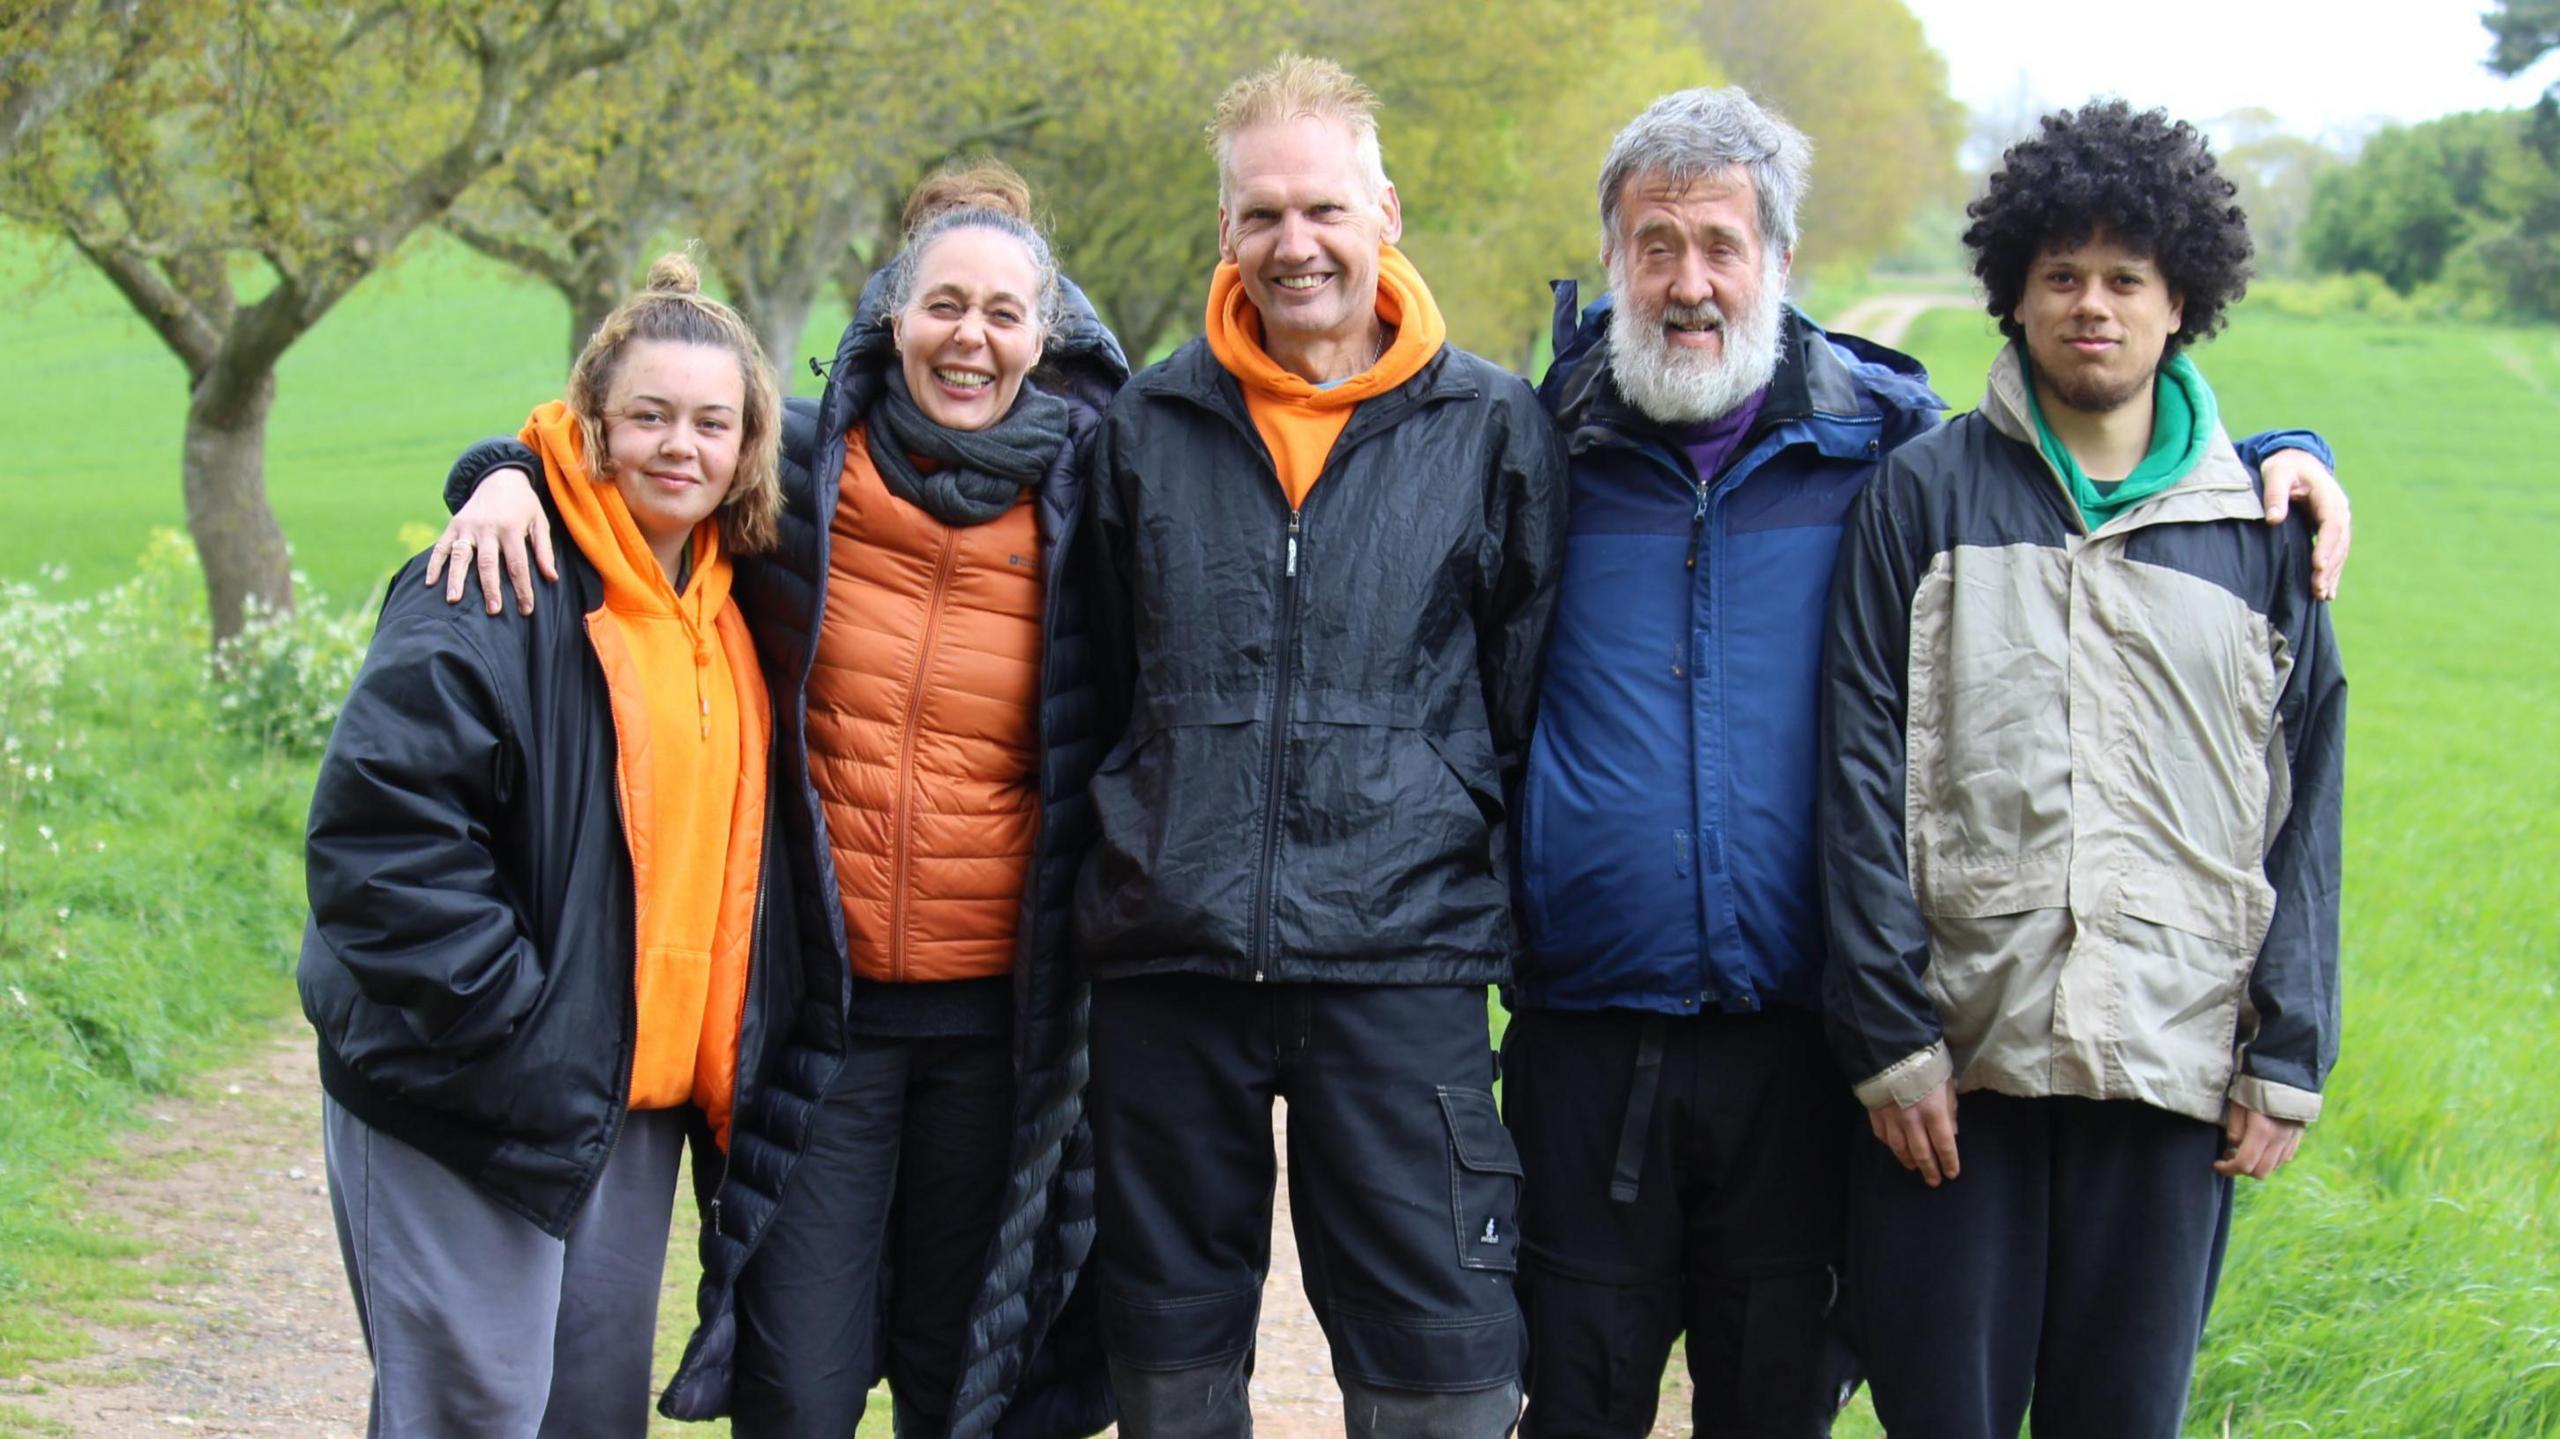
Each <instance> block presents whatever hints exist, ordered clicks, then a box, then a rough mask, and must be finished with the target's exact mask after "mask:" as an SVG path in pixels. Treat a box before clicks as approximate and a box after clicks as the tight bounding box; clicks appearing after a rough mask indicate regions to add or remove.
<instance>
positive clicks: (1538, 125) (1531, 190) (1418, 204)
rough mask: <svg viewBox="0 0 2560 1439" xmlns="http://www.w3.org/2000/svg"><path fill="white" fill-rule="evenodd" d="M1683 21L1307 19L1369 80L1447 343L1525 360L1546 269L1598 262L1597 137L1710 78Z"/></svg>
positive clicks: (1656, 15) (1653, 12)
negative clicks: (1656, 100) (1658, 98)
mask: <svg viewBox="0 0 2560 1439" xmlns="http://www.w3.org/2000/svg"><path fill="white" fill-rule="evenodd" d="M1679 18H1680V17H1679V16H1678V14H1677V12H1675V11H1673V10H1671V9H1669V8H1668V7H1665V6H1660V5H1647V4H1644V3H1636V4H1628V5H1620V6H1601V7H1590V6H1584V5H1577V4H1558V3H1552V0H1489V3H1485V4H1478V5H1465V4H1437V3H1431V2H1430V0H1415V3H1408V4H1403V5H1381V4H1376V3H1363V0H1336V3H1332V4H1329V5H1327V6H1324V7H1322V8H1319V9H1318V10H1316V11H1315V12H1314V13H1313V14H1312V15H1311V16H1310V21H1311V23H1310V25H1309V39H1310V41H1311V44H1310V45H1309V48H1310V49H1312V50H1314V51H1316V53H1319V54H1329V55H1333V56H1336V57H1338V58H1340V59H1341V60H1342V61H1343V63H1345V64H1346V65H1348V66H1350V67H1351V69H1352V71H1353V72H1354V73H1355V74H1358V75H1359V76H1360V77H1361V78H1362V79H1364V80H1366V81H1367V82H1368V83H1369V84H1370V85H1371V86H1372V87H1373V88H1374V89H1376V90H1377V92H1378V95H1379V98H1380V100H1381V102H1382V106H1383V115H1382V123H1381V126H1380V131H1381V136H1382V138H1383V140H1384V143H1385V148H1386V157H1387V169H1388V173H1389V174H1391V175H1393V176H1394V177H1395V180H1396V188H1397V191H1398V193H1399V194H1400V195H1401V197H1402V199H1403V201H1404V222H1405V243H1404V248H1405V249H1406V251H1407V252H1408V253H1410V254H1411V255H1412V257H1413V260H1414V263H1415V264H1416V265H1417V266H1419V267H1420V268H1421V270H1422V273H1423V275H1424V277H1425V278H1426V279H1428V280H1429V281H1430V283H1431V287H1432V293H1433V295H1434V296H1435V297H1436V298H1437V299H1438V300H1439V302H1440V307H1441V310H1442V311H1443V312H1444V313H1445V314H1446V315H1447V317H1448V321H1449V337H1450V339H1451V340H1452V341H1454V342H1456V343H1458V344H1461V345H1465V346H1467V347H1469V348H1472V349H1476V350H1480V351H1483V352H1484V353H1485V354H1487V355H1490V356H1492V357H1493V358H1495V359H1497V360H1500V361H1502V362H1504V363H1506V364H1509V365H1513V366H1515V367H1519V368H1522V369H1525V368H1527V366H1528V364H1529V362H1530V358H1531V354H1532V351H1533V350H1534V349H1535V347H1536V343H1537V338H1538V336H1539V335H1541V334H1543V333H1544V331H1545V329H1546V321H1547V315H1548V312H1549V308H1550V301H1549V298H1548V295H1547V289H1546V286H1545V284H1544V281H1546V280H1548V279H1550V278H1552V277H1555V276H1559V275H1580V276H1590V275H1593V274H1596V273H1597V272H1598V268H1599V249H1600V228H1599V226H1600V220H1599V215H1600V208H1599V202H1598V198H1597V196H1596V193H1595V192H1594V190H1593V189H1592V182H1593V181H1594V180H1595V179H1596V178H1597V177H1598V175H1599V173H1600V161H1601V158H1602V157H1603V156H1604V155H1605V154H1606V153H1607V152H1608V148H1609V138H1610V137H1611V136H1612V135H1614V134H1615V133H1617V129H1618V127H1619V126H1621V125H1623V124H1625V123H1626V122H1627V121H1628V120H1630V119H1633V118H1634V116H1635V113H1636V111H1637V110H1638V109H1640V108H1642V106H1643V105H1644V103H1645V102H1646V101H1647V100H1649V99H1651V98H1652V97H1653V96H1655V95H1657V94H1660V93H1662V92H1663V91H1665V90H1671V89H1676V88H1678V87H1680V86H1683V85H1698V84H1704V83H1707V82H1709V81H1711V80H1713V79H1714V78H1715V74H1714V72H1713V70H1712V69H1711V67H1710V65H1709V62H1708V60H1707V59H1706V57H1704V56H1702V55H1701V54H1700V53H1699V51H1698V47H1697V44H1696V42H1695V41H1694V40H1692V39H1690V38H1689V37H1687V36H1686V35H1684V34H1683V33H1682V32H1681V30H1680V27H1679Z"/></svg>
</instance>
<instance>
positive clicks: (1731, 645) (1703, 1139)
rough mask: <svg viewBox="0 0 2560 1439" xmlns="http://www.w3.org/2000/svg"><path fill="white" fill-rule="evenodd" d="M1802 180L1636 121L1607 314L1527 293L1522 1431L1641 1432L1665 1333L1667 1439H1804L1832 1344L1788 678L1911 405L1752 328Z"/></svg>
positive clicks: (1792, 170) (1659, 118)
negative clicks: (1533, 615) (1529, 626)
mask: <svg viewBox="0 0 2560 1439" xmlns="http://www.w3.org/2000/svg"><path fill="white" fill-rule="evenodd" d="M1810 166H1811V146H1810V144H1809V142H1808V141H1807V140H1806V139H1805V137H1804V135H1803V134H1802V133H1800V132H1799V131H1797V130H1796V129H1795V128H1794V127H1792V126H1790V125H1788V124H1787V123H1786V121H1785V120H1783V119H1781V118H1780V117H1778V116H1777V115H1775V114H1773V113H1771V112H1770V111H1768V110H1767V109H1765V108H1763V107H1762V106H1760V105H1758V104H1756V103H1755V102H1753V101H1752V99H1751V98H1750V97H1749V96H1748V95H1746V94H1744V93H1743V92H1742V91H1740V90H1713V89H1698V90H1686V91H1681V92H1679V93H1677V94H1673V95H1668V96H1665V97H1663V98H1662V99H1661V100H1658V101H1656V102H1655V103H1654V104H1653V105H1652V106H1651V107H1650V108H1648V109H1647V110H1646V111H1645V112H1644V113H1643V114H1642V115H1640V116H1638V117H1637V118H1636V119H1635V121H1634V122H1632V123H1631V124H1629V125H1628V126H1627V128H1626V129H1625V130H1623V131H1622V132H1620V134H1619V135H1618V137H1617V140H1616V141H1615V143H1614V144H1613V145H1612V146H1611V149H1610V152H1609V156H1608V159H1607V161H1606V163H1605V164H1604V166H1603V168H1602V170H1601V175H1600V184H1599V198H1600V219H1601V230H1602V248H1601V257H1602V259H1603V261H1604V262H1605V263H1606V265H1607V266H1608V272H1609V298H1608V299H1607V300H1605V301H1603V302H1601V303H1599V304H1595V305H1594V306H1592V307H1591V309H1590V310H1589V311H1588V312H1586V313H1584V314H1582V315H1581V316H1580V318H1579V322H1578V323H1577V321H1576V313H1575V312H1576V296H1575V293H1574V290H1573V287H1572V286H1571V284H1570V283H1569V282H1566V283H1560V284H1559V285H1558V287H1557V307H1556V313H1557V335H1556V353H1557V359H1556V363H1555V366H1554V368H1553V369H1551V370H1550V371H1549V373H1548V375H1547V378H1546V381H1545V383H1544V385H1543V386H1542V388H1541V397H1542V398H1543V400H1544V401H1545V403H1546V405H1547V407H1548V409H1549V410H1550V412H1551V413H1553V414H1554V416H1555V418H1556V420H1557V423H1558V424H1559V425H1560V426H1561V427H1562V428H1563V430H1564V432H1565V434H1566V437H1567V439H1568V441H1569V444H1570V449H1571V457H1572V472H1571V473H1572V480H1571V485H1570V494H1571V508H1570V517H1569V520H1568V538H1567V541H1566V561H1565V568H1564V577H1563V581H1562V588H1561V594H1560V598H1559V602H1558V607H1557V612H1556V623H1555V631H1554V639H1553V643H1552V648H1551V650H1550V653H1549V658H1548V662H1547V669H1546V674H1545V679H1544V682H1543V689H1542V691H1541V695H1540V707H1539V716H1538V722H1537V728H1536V731H1535V736H1534V739H1533V741H1532V743H1531V746H1530V756H1529V765H1528V772H1527V780H1526V783H1525V786H1524V792H1523V801H1522V805H1521V813H1520V814H1519V816H1518V823H1517V829H1516V841H1517V844H1518V846H1519V864H1518V866H1517V870H1516V873H1517V874H1518V875H1519V876H1520V880H1519V889H1520V894H1519V898H1520V915H1521V920H1522V923H1523V926H1524V928H1525V930H1526V935H1527V950H1526V958H1525V959H1524V961H1523V963H1522V965H1521V969H1520V973H1519V976H1518V982H1517V983H1516V984H1515V985H1514V986H1513V987H1512V988H1511V989H1510V990H1509V991H1508V995H1507V998H1508V1000H1509V1002H1510V1005H1511V1007H1512V1010H1513V1018H1512V1021H1511V1026H1510V1029H1509V1032H1508V1033H1507V1035H1506V1036H1505V1039H1504V1054H1503V1069H1504V1074H1505V1100H1504V1103H1505V1118H1506V1119H1507V1120H1508V1121H1509V1123H1510V1125H1511V1127H1512V1131H1513V1134H1514V1137H1515V1138H1516V1140H1517V1142H1518V1144H1519V1148H1520V1151H1521V1157H1522V1164H1523V1167H1524V1168H1525V1169H1526V1171H1527V1176H1528V1177H1527V1188H1526V1193H1525V1196H1524V1201H1523V1203H1524V1208H1523V1211H1522V1224H1521V1232H1522V1236H1523V1241H1522V1243H1523V1248H1522V1263H1521V1273H1520V1283H1519V1292H1520V1299H1521V1304H1522V1307H1523V1309H1524V1311H1525V1313H1526V1316H1527V1320H1528V1325H1529V1333H1530V1359H1529V1369H1528V1375H1527V1387H1528V1391H1529V1409H1528V1413H1527V1417H1526V1420H1525V1423H1524V1425H1523V1429H1522V1433H1523V1435H1524V1436H1525V1439H1568V1436H1627V1439H1634V1436H1640V1435H1642V1434H1645V1433H1647V1432H1648V1431H1649V1430H1650V1429H1651V1427H1652V1424H1653V1419H1654V1409H1655V1404H1656V1401H1657V1398H1658V1395H1659V1383H1658V1380H1659V1376H1660V1375H1661V1373H1662V1369H1663V1365H1664V1362H1665V1360H1666V1359H1667V1358H1668V1356H1669V1351H1670V1347H1671V1342H1672V1340H1673V1339H1674V1338H1675V1337H1677V1336H1678V1335H1679V1334H1680V1333H1681V1332H1682V1331H1684V1330H1685V1331H1686V1332H1687V1334H1688V1361H1689V1368H1690V1374H1691V1377H1692V1379H1693V1380H1694V1383H1695V1391H1696V1398H1695V1408H1694V1419H1695V1424H1696V1432H1697V1434H1698V1435H1700V1436H1709V1435H1769V1436H1778V1435H1787V1436H1795V1435H1820V1434H1824V1433H1827V1432H1828V1431H1829V1429H1830V1425H1831V1420H1832V1418H1833V1416H1834V1415H1835V1414H1836V1413H1837V1412H1838V1410H1839V1407H1840V1405H1841V1403H1842V1401H1843V1400H1844V1398H1845V1397H1846V1394H1847V1392H1848V1388H1849V1386H1850V1384H1851V1382H1852V1378H1853V1375H1854V1373H1855V1366H1854V1363H1853V1361H1852V1360H1851V1358H1850V1357H1849V1355H1848V1354H1847V1352H1846V1349H1845V1346H1844V1345H1843V1344H1842V1342H1841V1340H1840V1338H1839V1332H1838V1327H1837V1326H1836V1325H1835V1323H1834V1318H1833V1316H1834V1311H1835V1309H1836V1307H1837V1305H1838V1302H1839V1297H1840V1285H1839V1277H1838V1276H1839V1272H1840V1260H1841V1253H1842V1249H1843V1234H1844V1229H1845V1213H1844V1211H1845V1207H1846V1194H1847V1187H1848V1184H1847V1177H1848V1172H1849V1167H1850V1160H1851V1156H1852V1153H1853V1149H1852V1144H1853V1141H1854V1140H1855V1139H1856V1137H1857V1135H1858V1132H1859V1131H1860V1130H1861V1129H1863V1128H1864V1127H1865V1126H1864V1125H1862V1124H1861V1123H1860V1112H1859V1106H1858V1104H1857V1103H1856V1101H1855V1100H1854V1099H1853V1098H1852V1097H1851V1093H1850V1088H1849V1084H1848V1081H1847V1079H1846V1078H1845V1077H1844V1076H1843V1075H1842V1073H1841V1071H1840V1070H1839V1068H1838V1066H1837V1065H1836V1063H1835V1062H1834V1061H1833V1059H1832V1058H1831V1056H1830V1054H1829V1051H1828V1049H1827V1046H1826V1043H1825V1038H1824V1033H1823V1027H1822V1021H1821V1018H1820V1001H1821V994H1820V981H1821V974H1822V960H1823V949H1822V927H1821V920H1820V914H1819V908H1818V898H1819V897H1818V895H1817V892H1816V887H1815V826H1814V792H1815V781H1816V776H1817V774H1818V772H1819V768H1820V766H1819V758H1820V755H1819V747H1818V743H1817V731H1818V728H1819V719H1818V713H1817V706H1816V696H1817V676H1818V670H1819V668H1820V663H1821V659H1822V634H1823V624H1824V614H1825V602H1826V597H1827V595H1828V592H1829V590H1830V586H1831V574H1832V564H1833V558H1834V555H1835V553H1836V552H1837V550H1838V549H1839V543H1840V534H1841V525H1842V520H1843V516H1844V515H1845V514H1846V512H1847V511H1848V508H1849V506H1850V502H1851V501H1852V500H1854V499H1855V498H1856V497H1857V495H1858V494H1859V493H1860V491H1861V490H1863V489H1864V488H1865V486H1866V484H1867V481H1868V479H1869V477H1870V476H1871V475H1872V474H1873V473H1874V471H1875V468H1876V466H1877V464H1878V463H1879V462H1880V461H1881V460H1882V458H1883V457H1884V456H1885V455H1886V454H1888V453H1890V452H1891V451H1892V450H1893V449H1894V448H1895V447H1897V446H1899V445H1901V444H1903V443H1904V442H1905V441H1907V440H1910V439H1912V438H1913V437H1915V436H1917V435H1920V434H1922V433H1925V432H1927V431H1929V430H1931V429H1933V428H1934V427H1936V426H1937V424H1938V422H1939V418H1940V414H1941V412H1942V410H1943V408H1944V406H1943V404H1942V402H1941V401H1940V400H1939V398H1938V397H1937V395H1936V394H1935V393H1933V392H1932V391H1931V389H1930V387H1929V383H1928V377H1927V375H1926V374H1925V373H1924V372H1923V370H1922V369H1921V367H1920V365H1919V364H1918V363H1917V362H1915V361H1913V360H1911V359H1910V358H1909V357H1907V356H1904V355H1900V354H1897V353H1895V352H1893V351H1891V350H1888V349H1885V348H1883V347H1881V346H1877V345H1872V344H1869V343H1867V342H1866V341H1863V340H1859V339H1855V338H1853V337H1850V336H1846V335H1832V334H1826V333H1825V332H1824V331H1823V330H1822V329H1821V328H1820V327H1818V326H1817V325H1815V324H1814V323H1813V322H1812V321H1811V320H1809V319H1807V318H1806V317H1805V316H1804V315H1803V313H1802V312H1800V311H1798V310H1796V309H1794V308H1793V307H1791V306H1789V305H1787V304H1786V303H1785V289H1786V280H1787V273H1788V267H1789V265H1790V263H1791V261H1792V259H1793V255H1794V249H1795V243H1796V209H1797V206H1798V203H1799V202H1800V200H1801V198H1802V196H1803V194H1804V191H1805V186H1806V182H1807V177H1808V173H1809V170H1810ZM2288 447H2292V448H2293V449H2294V451H2295V452H2293V453H2287V454H2283V455H2276V454H2275V452H2277V451H2279V450H2284V449H2287V448H2288ZM2304 447H2308V448H2311V449H2313V450H2315V451H2316V453H2317V454H2318V456H2319V461H2318V462H2317V463H2315V462H2312V461H2311V460H2310V459H2309V458H2308V457H2306V456H2305V455H2303V454H2302V453H2300V450H2301V449H2302V448H2304ZM2242 450H2243V453H2244V454H2247V455H2248V456H2249V457H2250V458H2252V459H2253V460H2255V459H2259V458H2262V457H2267V456H2275V457H2274V458H2272V459H2269V460H2268V473H2269V476H2270V483H2269V484H2268V486H2267V493H2268V494H2269V495H2270V496H2271V497H2272V498H2271V502H2270V503H2271V510H2272V513H2271V514H2270V519H2276V518H2281V515H2282V512H2283V509H2284V502H2285V500H2286V498H2287V497H2288V493H2289V492H2290V493H2292V494H2298V495H2303V496H2307V497H2308V499H2309V501H2310V505H2311V508H2312V510H2313V512H2314V514H2315V517H2317V518H2320V519H2322V520H2324V521H2326V522H2327V524H2326V535H2327V539H2328V543H2327V544H2325V545H2324V546H2323V548H2324V550H2326V551H2328V552H2329V557H2330V565H2329V566H2328V567H2327V568H2326V569H2324V570H2323V572H2322V573H2321V576H2320V583H2321V585H2322V586H2323V589H2324V593H2325V591H2326V589H2327V588H2328V587H2332V586H2334V575H2335V566H2336V563H2337V562H2338V561H2339V560H2341V559H2342V558H2343V552H2344V539H2345V518H2346V504H2345V499H2346V497H2345V495H2344V493H2343V492H2341V491H2339V490H2338V489H2337V487H2336V483H2335V481H2334V480H2332V479H2331V478H2330V477H2329V475H2328V473H2327V470H2326V467H2325V464H2326V459H2327V454H2326V451H2325V449H2323V448H2320V447H2319V441H2318V439H2317V438H2316V437H2311V436H2304V435H2300V434H2295V433H2280V434H2275V435H2264V436H2259V437H2257V438H2256V439H2255V440H2253V441H2250V442H2248V443H2246V444H2244V445H2243V446H2242Z"/></svg>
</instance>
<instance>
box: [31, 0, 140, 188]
mask: <svg viewBox="0 0 2560 1439" xmlns="http://www.w3.org/2000/svg"><path fill="white" fill-rule="evenodd" d="M141 8H142V4H141V0H0V161H5V160H7V159H8V158H9V152H11V151H12V150H15V149H17V148H18V143H19V142H20V141H22V140H24V139H25V138H26V137H28V136H29V135H32V134H34V133H35V132H36V129H37V127H39V126H41V125H42V124H44V122H45V121H47V120H49V119H51V118H52V117H53V114H54V112H55V111H57V110H60V109H61V108H62V107H63V106H65V105H67V104H70V103H71V102H72V101H74V100H77V99H79V98H80V97H81V96H83V95H86V94H88V93H89V92H90V91H91V90H94V89H96V88H97V87H98V85H99V84H100V83H101V82H103V81H104V80H105V79H106V78H107V76H108V74H109V73H110V72H112V71H113V70H114V68H115V66H116V64H117V62H118V61H119V60H121V59H122V58H123V57H124V55H125V53H126V51H127V49H128V48H129V47H130V45H131V44H132V41H133V38H134V37H133V22H134V17H135V16H136V14H137V13H138V12H139V11H140V10H141Z"/></svg>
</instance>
